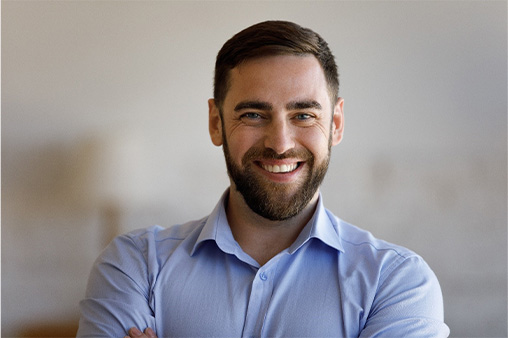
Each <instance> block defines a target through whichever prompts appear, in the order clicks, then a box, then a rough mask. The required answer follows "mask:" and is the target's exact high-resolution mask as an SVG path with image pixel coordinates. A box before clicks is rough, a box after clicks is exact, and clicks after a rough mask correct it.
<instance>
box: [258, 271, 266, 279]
mask: <svg viewBox="0 0 508 338" xmlns="http://www.w3.org/2000/svg"><path fill="white" fill-rule="evenodd" d="M259 278H261V280H262V281H265V280H267V279H268V276H267V275H266V274H265V273H264V272H261V274H260V275H259Z"/></svg>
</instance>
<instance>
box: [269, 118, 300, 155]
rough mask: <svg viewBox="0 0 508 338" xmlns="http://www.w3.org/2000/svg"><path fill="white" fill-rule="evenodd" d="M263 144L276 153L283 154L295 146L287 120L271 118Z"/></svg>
mask: <svg viewBox="0 0 508 338" xmlns="http://www.w3.org/2000/svg"><path fill="white" fill-rule="evenodd" d="M264 141H265V142H264V145H265V147H266V148H270V149H272V150H273V151H275V152H276V153H277V154H279V155H280V154H283V153H285V152H286V151H288V150H290V149H292V148H294V147H295V142H294V135H293V130H292V128H291V126H290V125H289V122H287V121H285V120H284V119H278V120H272V121H270V123H269V127H268V128H266V132H265V140H264Z"/></svg>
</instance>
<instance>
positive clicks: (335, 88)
mask: <svg viewBox="0 0 508 338" xmlns="http://www.w3.org/2000/svg"><path fill="white" fill-rule="evenodd" d="M288 54H290V55H302V56H303V55H307V54H311V55H314V56H315V57H316V58H317V60H318V61H319V63H320V64H321V67H322V68H323V71H324V74H325V78H326V82H327V84H328V90H329V93H330V98H331V99H332V101H333V102H332V104H335V102H336V101H337V99H338V96H339V75H338V71H337V65H336V63H335V59H334V56H333V54H332V52H331V51H330V48H329V47H328V43H326V41H325V40H324V39H323V38H321V36H320V35H319V34H317V33H316V32H314V31H312V30H310V29H308V28H304V27H301V26H299V25H297V24H295V23H293V22H288V21H265V22H261V23H258V24H255V25H253V26H250V27H248V28H246V29H244V30H242V31H241V32H239V33H237V34H235V35H234V36H233V37H232V38H231V39H229V40H228V41H227V42H226V43H225V44H224V46H222V48H221V50H220V51H219V53H218V54H217V59H216V61H215V78H214V92H213V95H214V99H215V104H216V106H217V107H218V108H219V110H220V111H222V105H223V103H224V100H225V98H226V94H227V92H228V90H229V86H230V83H229V80H230V78H229V76H230V71H231V69H233V68H235V67H236V66H238V65H239V64H240V63H242V62H244V61H247V60H250V59H254V58H259V57H263V56H273V55H288Z"/></svg>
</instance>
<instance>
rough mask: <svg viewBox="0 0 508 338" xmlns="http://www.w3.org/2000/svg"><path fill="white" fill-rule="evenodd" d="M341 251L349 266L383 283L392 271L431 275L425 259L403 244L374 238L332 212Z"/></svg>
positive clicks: (344, 260) (331, 215)
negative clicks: (363, 271)
mask: <svg viewBox="0 0 508 338" xmlns="http://www.w3.org/2000/svg"><path fill="white" fill-rule="evenodd" d="M329 214H330V217H334V220H335V224H336V226H337V233H338V236H339V238H340V241H341V244H342V247H343V252H342V253H341V255H342V260H343V262H344V263H345V264H346V265H348V266H350V267H351V269H355V270H358V269H364V270H365V271H368V274H371V275H372V276H371V277H373V278H376V279H377V281H378V283H379V284H382V283H383V282H384V281H385V280H386V278H388V276H390V275H391V274H393V273H395V274H404V275H406V274H407V275H411V274H413V273H416V274H417V275H419V276H422V275H426V276H429V277H430V276H434V273H433V272H432V270H431V269H430V267H429V266H428V265H427V263H426V262H425V261H424V259H423V258H422V257H421V256H420V255H418V254H417V253H415V252H414V251H412V250H410V249H408V248H405V247H403V246H400V245H397V244H393V243H390V242H387V241H384V240H382V239H379V238H376V237H375V236H373V235H372V233H370V232H369V231H366V230H363V229H361V228H359V227H357V226H355V225H352V224H350V223H348V222H345V221H343V220H341V219H339V218H338V217H336V216H334V215H333V214H331V213H329Z"/></svg>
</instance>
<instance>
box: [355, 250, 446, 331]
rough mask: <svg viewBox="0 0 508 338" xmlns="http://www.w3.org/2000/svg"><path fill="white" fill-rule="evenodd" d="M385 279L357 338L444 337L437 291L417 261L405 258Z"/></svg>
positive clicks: (431, 275)
mask: <svg viewBox="0 0 508 338" xmlns="http://www.w3.org/2000/svg"><path fill="white" fill-rule="evenodd" d="M385 275H386V277H384V276H381V278H382V280H380V284H379V285H380V286H379V289H378V291H377V293H376V296H375V298H374V302H373V306H372V310H371V312H370V314H369V316H368V318H367V322H366V325H365V327H364V329H363V330H362V332H361V334H360V337H433V338H434V337H448V335H449V334H450V330H449V328H448V326H447V325H446V324H445V323H444V319H443V298H442V294H441V287H440V286H439V282H438V280H437V278H436V276H435V274H434V273H433V272H432V270H431V269H430V267H429V266H428V265H427V264H426V263H425V261H424V260H423V259H422V258H421V257H419V256H413V257H409V258H406V259H405V260H404V261H403V262H402V263H401V264H400V265H399V264H398V265H397V266H396V267H392V268H391V269H389V270H388V271H386V273H385Z"/></svg>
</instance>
